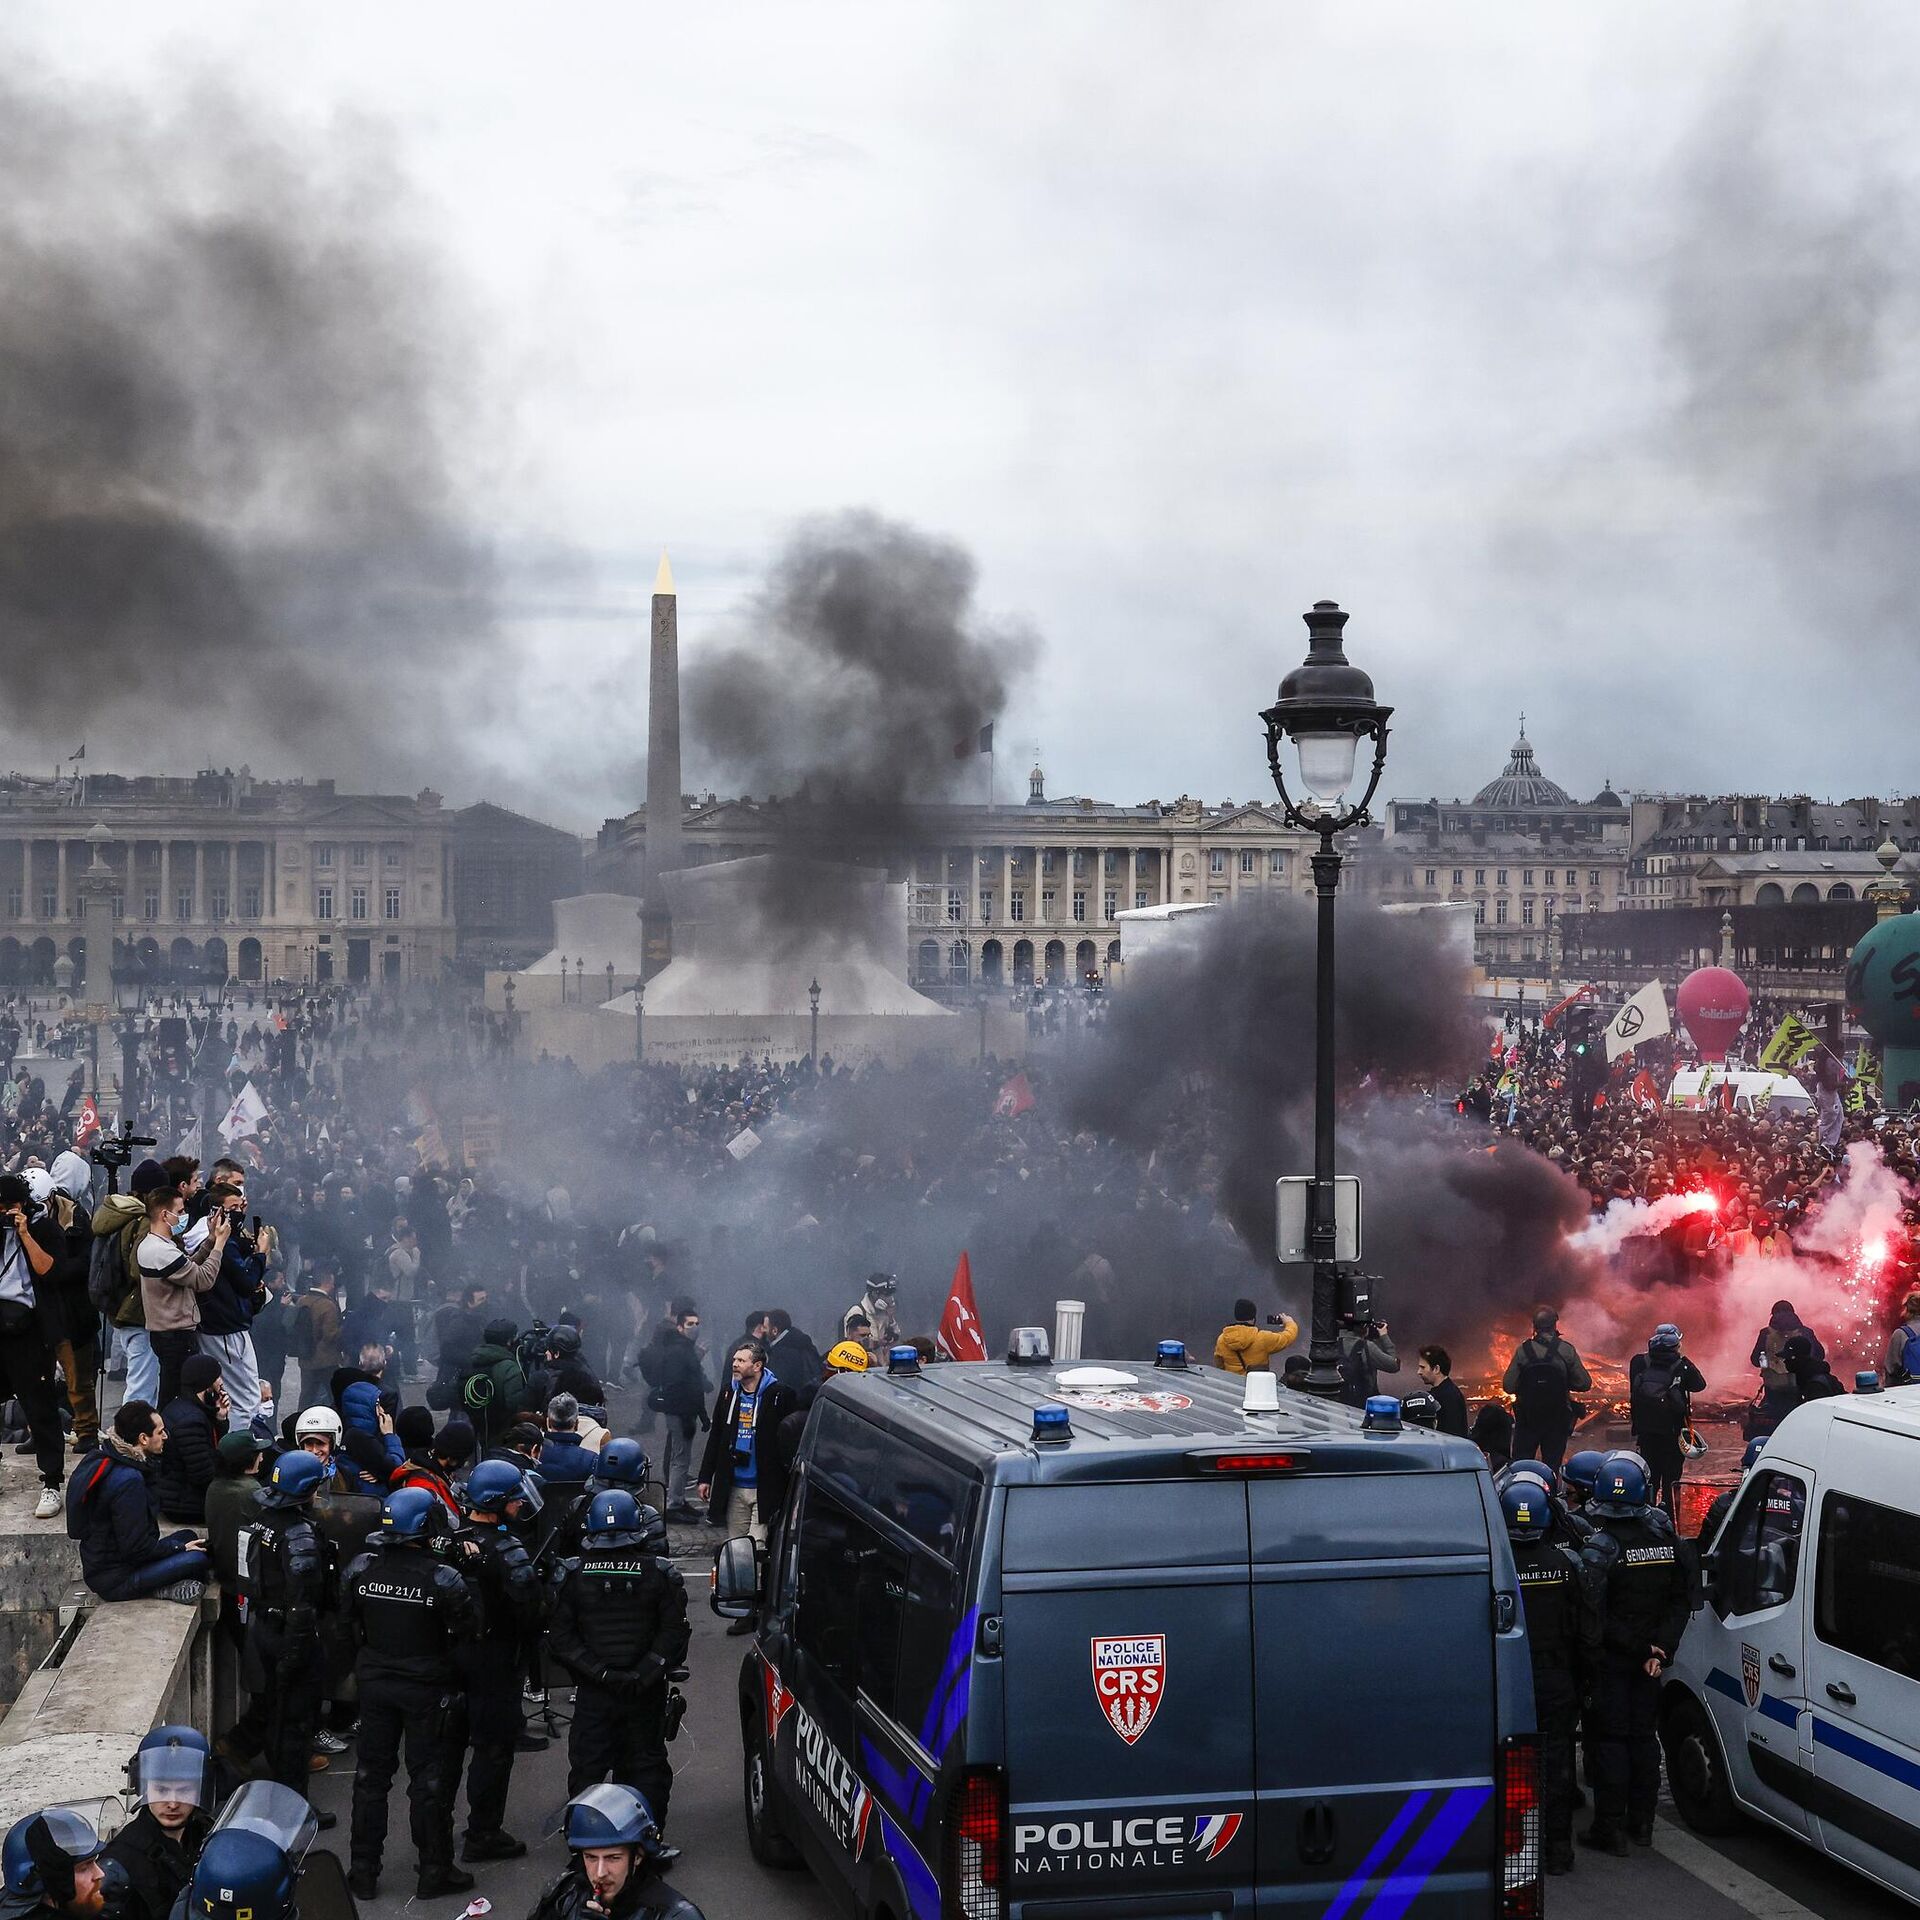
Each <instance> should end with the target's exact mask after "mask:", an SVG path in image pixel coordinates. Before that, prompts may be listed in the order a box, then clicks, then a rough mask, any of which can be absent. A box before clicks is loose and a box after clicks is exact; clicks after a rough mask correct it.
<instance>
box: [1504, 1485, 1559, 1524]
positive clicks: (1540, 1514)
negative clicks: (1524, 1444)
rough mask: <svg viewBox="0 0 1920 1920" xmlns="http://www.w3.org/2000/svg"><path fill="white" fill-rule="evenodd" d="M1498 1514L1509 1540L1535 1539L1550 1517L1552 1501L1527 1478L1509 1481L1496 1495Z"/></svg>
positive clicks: (1540, 1488)
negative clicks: (1505, 1526) (1504, 1520)
mask: <svg viewBox="0 0 1920 1920" xmlns="http://www.w3.org/2000/svg"><path fill="white" fill-rule="evenodd" d="M1500 1512H1501V1514H1502V1515H1503V1516H1504V1517H1505V1519H1506V1523H1507V1537H1508V1538H1509V1539H1512V1540H1538V1539H1539V1538H1540V1536H1541V1535H1542V1534H1543V1533H1545V1532H1546V1530H1547V1524H1548V1522H1549V1521H1551V1520H1552V1518H1553V1500H1552V1496H1551V1495H1550V1494H1549V1493H1548V1491H1547V1489H1546V1488H1545V1487H1543V1486H1542V1485H1541V1484H1540V1482H1539V1481H1538V1480H1535V1479H1534V1478H1533V1477H1532V1476H1531V1475H1528V1474H1522V1475H1521V1476H1519V1477H1518V1478H1517V1479H1513V1480H1509V1481H1508V1482H1507V1484H1506V1486H1505V1487H1503V1488H1502V1489H1501V1493H1500Z"/></svg>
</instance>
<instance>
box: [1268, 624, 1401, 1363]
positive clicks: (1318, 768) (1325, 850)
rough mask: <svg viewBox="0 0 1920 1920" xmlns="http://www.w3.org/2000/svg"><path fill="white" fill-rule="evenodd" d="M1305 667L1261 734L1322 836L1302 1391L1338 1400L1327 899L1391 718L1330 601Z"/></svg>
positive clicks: (1294, 814) (1316, 869)
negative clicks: (1290, 754) (1355, 659)
mask: <svg viewBox="0 0 1920 1920" xmlns="http://www.w3.org/2000/svg"><path fill="white" fill-rule="evenodd" d="M1305 618H1306V623H1307V634H1308V637H1309V644H1308V648H1307V657H1306V659H1305V660H1304V661H1303V662H1302V663H1301V664H1300V665H1299V666H1297V667H1295V668H1294V670H1293V671H1292V672H1291V673H1290V674H1288V675H1287V676H1286V678H1285V679H1283V680H1282V681H1281V682H1280V694H1279V698H1278V699H1277V700H1275V702H1274V703H1273V705H1272V706H1270V707H1269V708H1267V709H1266V711H1265V712H1264V713H1262V714H1261V716H1260V718H1261V719H1262V720H1263V721H1264V722H1265V723H1266V729H1267V765H1268V766H1269V767H1270V768H1271V769H1272V772H1273V784H1274V786H1275V788H1276V789H1277V790H1278V792H1279V795H1280V804H1281V805H1282V807H1283V808H1285V810H1286V816H1287V824H1288V825H1289V826H1292V827H1296V828H1298V829H1300V830H1301V831H1303V832H1308V833H1317V834H1318V835H1319V836H1320V846H1319V850H1318V851H1317V852H1316V853H1315V854H1314V855H1313V856H1312V867H1313V891H1314V896H1315V898H1316V899H1317V900H1318V902H1319V916H1320V927H1319V955H1318V967H1317V971H1316V977H1315V985H1314V1062H1313V1185H1312V1187H1311V1189H1310V1190H1309V1191H1310V1199H1309V1205H1308V1212H1307V1223H1308V1224H1307V1246H1308V1252H1309V1257H1310V1258H1311V1260H1312V1263H1313V1332H1312V1336H1311V1344H1310V1345H1309V1347H1308V1354H1309V1357H1310V1359H1311V1361H1312V1368H1311V1370H1310V1371H1309V1373H1308V1375H1307V1386H1308V1388H1309V1390H1311V1391H1312V1392H1315V1393H1324V1394H1329V1395H1332V1394H1337V1393H1339V1391H1340V1388H1341V1380H1340V1326H1339V1317H1340V1268H1339V1264H1338V1261H1337V1259H1336V1257H1335V1256H1336V1251H1337V1245H1338V1242H1337V1235H1336V1228H1335V1214H1334V1114H1333V1017H1334V1016H1333V979H1334V974H1333V896H1334V893H1335V891H1336V890H1337V889H1338V887H1339V885H1340V851H1339V848H1338V847H1337V846H1336V845H1335V844H1334V836H1335V835H1336V834H1341V833H1345V832H1346V831H1347V830H1348V829H1349V828H1351V827H1357V826H1359V825H1361V824H1362V823H1363V822H1364V821H1365V820H1366V819H1367V807H1368V805H1369V803H1370V802H1371V801H1372V799H1373V796H1374V791H1375V789H1376V788H1378V786H1379V785H1380V774H1381V770H1382V768H1384V767H1385V765H1386V760H1387V721H1388V719H1389V717H1390V716H1391V715H1392V713H1393V709H1392V708H1391V707H1383V706H1381V705H1380V703H1379V702H1378V701H1377V700H1375V699H1374V697H1373V682H1372V680H1371V679H1370V678H1369V677H1368V676H1367V675H1366V674H1364V673H1362V672H1361V671H1360V669H1359V668H1358V667H1356V666H1354V665H1352V664H1351V663H1350V662H1349V661H1348V659H1347V656H1346V650H1345V648H1344V647H1343V645H1342V643H1341V632H1342V629H1344V628H1345V626H1346V624H1347V616H1346V615H1345V614H1344V613H1343V612H1342V611H1341V610H1340V608H1339V607H1338V606H1337V605H1336V604H1335V603H1334V602H1333V601H1331V600H1317V601H1315V602H1314V606H1313V611H1312V612H1311V613H1309V614H1307V615H1306V616H1305ZM1282 740H1291V741H1292V742H1293V747H1294V752H1295V755H1296V757H1297V759H1298V763H1299V779H1300V784H1301V786H1302V787H1303V788H1304V789H1305V796H1304V798H1302V799H1301V800H1298V801H1296V800H1295V799H1294V798H1293V796H1292V795H1291V794H1290V793H1289V792H1288V791H1287V780H1286V775H1285V773H1284V772H1283V771H1282V768H1281V759H1280V743H1281V741H1282ZM1362 740H1371V741H1372V742H1373V768H1372V771H1371V772H1370V773H1369V775H1368V777H1367V790H1366V792H1365V793H1363V794H1362V795H1361V796H1360V799H1359V802H1358V804H1356V805H1354V806H1350V807H1349V806H1346V805H1345V801H1346V796H1347V789H1348V788H1349V787H1350V786H1351V785H1352V784H1353V774H1354V763H1355V761H1356V759H1357V758H1358V751H1359V746H1360V742H1361V741H1362Z"/></svg>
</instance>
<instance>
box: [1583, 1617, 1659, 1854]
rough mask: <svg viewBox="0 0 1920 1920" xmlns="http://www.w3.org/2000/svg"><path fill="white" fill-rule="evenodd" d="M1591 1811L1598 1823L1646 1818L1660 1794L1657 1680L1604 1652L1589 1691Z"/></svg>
mask: <svg viewBox="0 0 1920 1920" xmlns="http://www.w3.org/2000/svg"><path fill="white" fill-rule="evenodd" d="M1590 1717H1591V1721H1592V1729H1591V1737H1592V1741H1593V1751H1592V1754H1591V1764H1592V1767H1593V1771H1594V1780H1593V1812H1594V1819H1595V1822H1596V1823H1597V1824H1598V1825H1599V1826H1601V1827H1618V1826H1620V1825H1621V1824H1622V1823H1623V1822H1625V1821H1627V1820H1651V1819H1652V1818H1653V1815H1654V1808H1655V1805H1656V1803H1657V1802H1658V1800H1659V1798H1660V1742H1659V1740H1658V1738H1657V1737H1656V1735H1657V1732H1658V1729H1659V1724H1660V1682H1659V1681H1658V1680H1655V1679H1652V1678H1650V1677H1649V1675H1648V1674H1647V1672H1646V1670H1645V1668H1644V1667H1643V1666H1642V1665H1641V1663H1640V1662H1639V1661H1637V1660H1632V1659H1629V1658H1627V1657H1625V1656H1624V1655H1621V1654H1614V1653H1610V1654H1608V1655H1607V1656H1606V1658H1605V1660H1604V1661H1603V1662H1602V1663H1601V1667H1600V1673H1599V1677H1598V1680H1597V1682H1596V1684H1595V1686H1594V1692H1593V1712H1592V1715H1591V1716H1590Z"/></svg>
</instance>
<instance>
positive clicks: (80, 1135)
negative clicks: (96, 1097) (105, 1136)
mask: <svg viewBox="0 0 1920 1920" xmlns="http://www.w3.org/2000/svg"><path fill="white" fill-rule="evenodd" d="M99 1133H100V1109H99V1108H98V1107H96V1106H95V1105H94V1104H93V1095H92V1094H88V1095H87V1097H86V1098H85V1099H84V1100H82V1101H81V1102H80V1111H79V1112H78V1113H77V1114H76V1115H75V1116H74V1124H73V1150H74V1152H75V1153H84V1152H85V1151H86V1148H87V1143H88V1142H89V1141H91V1140H94V1139H97V1138H98V1137H99Z"/></svg>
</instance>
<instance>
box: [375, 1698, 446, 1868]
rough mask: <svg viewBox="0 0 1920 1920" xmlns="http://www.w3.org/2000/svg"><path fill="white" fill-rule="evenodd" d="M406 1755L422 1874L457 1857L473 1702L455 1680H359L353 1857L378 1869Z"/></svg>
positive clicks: (412, 1822)
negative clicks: (457, 1799)
mask: <svg viewBox="0 0 1920 1920" xmlns="http://www.w3.org/2000/svg"><path fill="white" fill-rule="evenodd" d="M403 1740H404V1742H405V1745H406V1758H407V1812H408V1815H409V1824H410V1825H411V1827H412V1830H413V1850H414V1852H415V1853H416V1854H417V1855H418V1856H419V1861H420V1876H421V1878H422V1879H425V1878H426V1877H427V1876H428V1875H429V1874H439V1873H443V1872H445V1871H446V1869H447V1868H449V1867H451V1866H452V1864H453V1796H454V1793H455V1790H456V1789H457V1788H458V1787H459V1784H460V1761H461V1758H462V1756H463V1755H464V1754H465V1752H466V1749H467V1703H466V1697H465V1695H463V1694H462V1693H461V1692H460V1691H459V1689H458V1685H457V1683H455V1682H448V1683H447V1684H445V1685H441V1684H440V1683H438V1682H435V1681H423V1680H392V1679H388V1678H387V1677H386V1676H385V1675H382V1676H381V1677H380V1678H379V1679H377V1680H374V1681H371V1682H369V1681H367V1680H366V1679H365V1678H364V1676H363V1678H362V1681H361V1686H360V1734H359V1748H360V1752H359V1760H358V1764H357V1765H356V1767H355V1769H354V1775H353V1841H352V1847H351V1855H352V1864H353V1866H354V1868H355V1869H356V1870H364V1871H366V1872H368V1873H378V1872H379V1871H380V1860H381V1856H382V1855H383V1854H384V1853H385V1851H386V1845H387V1796H388V1793H389V1792H390V1791H391V1789H392V1787H393V1776H394V1774H395V1773H396V1772H397V1771H398V1769H399V1764H400V1750H401V1744H402V1741H403Z"/></svg>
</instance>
